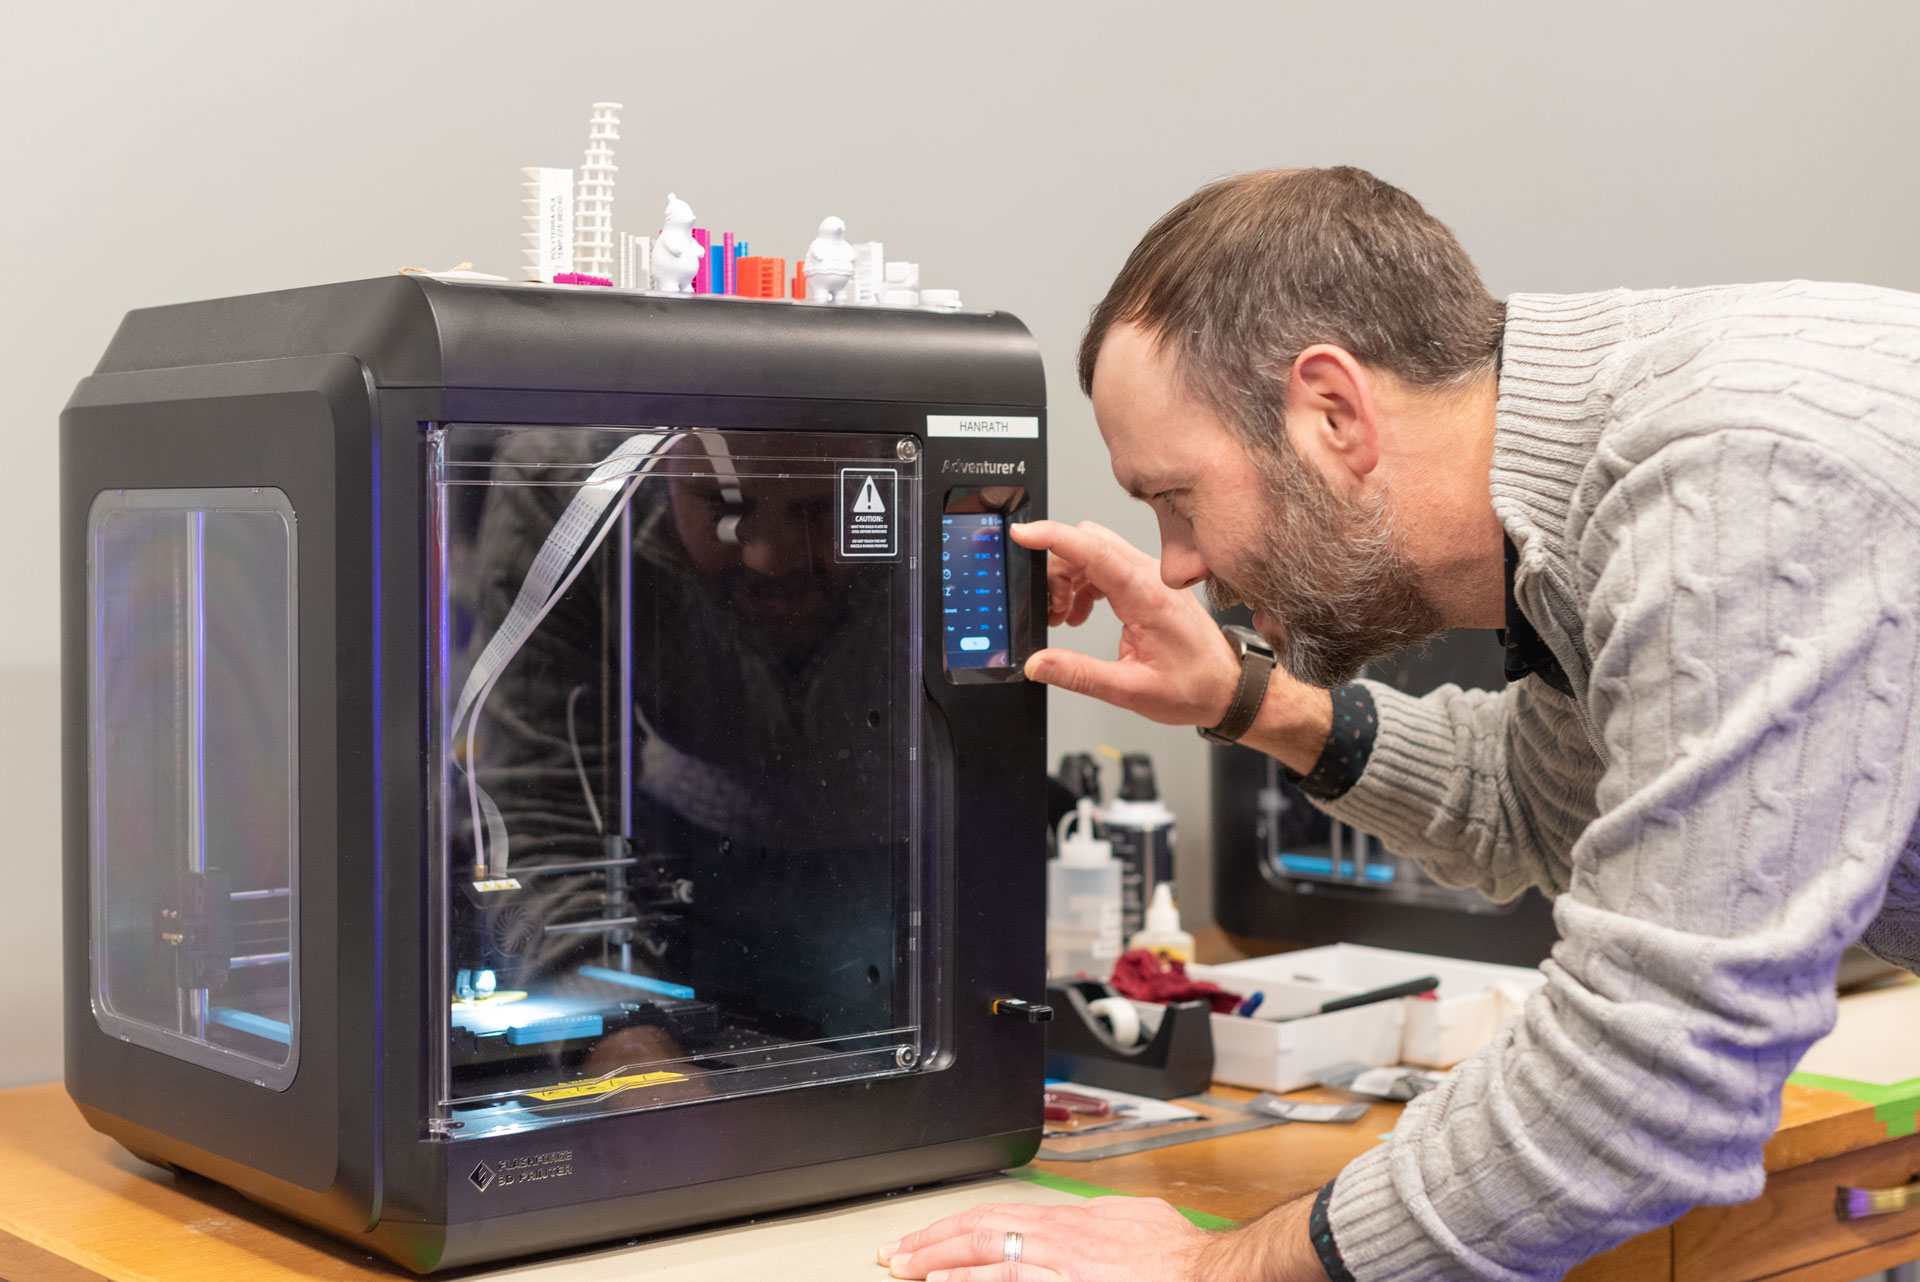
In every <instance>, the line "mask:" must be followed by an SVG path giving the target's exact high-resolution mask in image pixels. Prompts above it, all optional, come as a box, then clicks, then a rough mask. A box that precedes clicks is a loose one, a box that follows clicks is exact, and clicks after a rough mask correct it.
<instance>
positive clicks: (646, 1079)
mask: <svg viewBox="0 0 1920 1282" xmlns="http://www.w3.org/2000/svg"><path fill="white" fill-rule="evenodd" d="M686 1080H687V1075H686V1074H685V1073H629V1074H627V1075H626V1076H624V1077H606V1078H602V1079H600V1080H599V1081H594V1082H573V1083H570V1084H569V1085H566V1086H549V1087H547V1088H546V1089H545V1090H539V1091H526V1092H524V1094H527V1095H531V1096H532V1097H533V1098H534V1099H537V1100H539V1101H541V1102H542V1103H545V1104H552V1103H556V1102H557V1101H559V1100H569V1099H585V1098H586V1097H587V1096H589V1095H606V1094H609V1093H610V1092H613V1091H626V1090H632V1089H634V1088H635V1087H639V1086H665V1085H666V1084H667V1083H669V1082H684V1081H686Z"/></svg>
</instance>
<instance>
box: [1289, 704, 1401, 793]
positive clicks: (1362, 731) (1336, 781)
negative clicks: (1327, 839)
mask: <svg viewBox="0 0 1920 1282" xmlns="http://www.w3.org/2000/svg"><path fill="white" fill-rule="evenodd" d="M1379 733H1380V713H1379V710H1378V709H1376V708H1375V707H1374V706H1373V695H1372V694H1371V693H1369V692H1368V690H1367V688H1366V687H1365V686H1363V685H1361V684H1360V683H1359V682H1358V681H1349V682H1348V683H1347V684H1345V685H1343V686H1338V687H1336V688H1335V689H1334V691H1333V728H1332V729H1331V730H1329V731H1328V732H1327V742H1326V744H1325V746H1323V747H1322V748H1321V749H1320V759H1319V760H1318V761H1316V762H1314V763H1313V769H1312V770H1310V771H1308V772H1307V773H1306V774H1304V775H1303V774H1298V773H1296V772H1294V771H1292V770H1286V769H1285V767H1282V770H1283V771H1284V772H1285V774H1286V777H1287V782H1288V783H1291V784H1293V785H1294V786H1295V787H1296V788H1298V789H1300V791H1301V792H1304V793H1306V794H1307V795H1308V796H1309V797H1312V798H1314V799H1315V800H1316V801H1333V800H1336V799H1338V798H1340V797H1342V796H1345V795H1346V792H1347V790H1348V789H1349V788H1351V787H1353V785H1355V784H1356V783H1359V782H1360V776H1361V775H1362V774H1363V773H1365V771H1366V769H1367V758H1369V757H1371V756H1372V755H1373V741H1374V737H1375V736H1376V735H1378V734H1379Z"/></svg>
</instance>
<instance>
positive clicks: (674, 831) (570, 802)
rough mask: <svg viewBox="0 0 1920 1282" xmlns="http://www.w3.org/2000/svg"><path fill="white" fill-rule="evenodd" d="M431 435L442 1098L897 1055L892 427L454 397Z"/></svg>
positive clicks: (913, 1020) (491, 1123)
mask: <svg viewBox="0 0 1920 1282" xmlns="http://www.w3.org/2000/svg"><path fill="white" fill-rule="evenodd" d="M433 450H434V460H433V462H434V472H433V478H434V479H433V489H432V494H431V496H430V498H431V501H432V508H433V519H434V521H435V527H436V548H435V555H436V556H437V558H438V561H439V564H438V579H439V584H440V588H441V591H440V593H439V599H438V601H437V602H436V603H435V607H434V608H435V610H436V612H437V618H436V619H435V623H436V627H435V628H434V633H435V635H436V636H437V637H438V653H437V654H435V655H433V656H431V659H430V663H431V665H432V669H433V671H432V674H431V675H432V676H433V678H434V679H433V681H432V682H430V684H431V685H432V686H433V687H434V689H435V690H436V695H435V698H436V700H437V708H436V710H435V715H434V724H435V726H436V728H437V729H436V732H437V734H438V735H439V741H438V743H437V745H436V750H435V756H434V759H435V764H436V779H435V782H436V784H437V788H438V805H437V808H436V813H435V832H434V840H435V843H436V848H437V850H438V863H437V870H436V871H437V874H438V876H439V879H440V880H439V884H438V889H437V891H436V901H437V902H438V904H439V906H440V912H441V919H440V921H439V923H438V928H439V939H440V944H441V948H440V956H441V960H442V965H443V967H444V971H443V973H442V974H441V975H440V976H439V978H438V982H439V987H440V990H441V991H440V993H439V995H438V997H437V998H436V1000H437V1003H438V1005H439V1009H440V1013H441V1015H442V1017H443V1019H444V1025H443V1031H444V1034H445V1053H444V1059H443V1070H444V1071H443V1072H442V1074H441V1078H442V1083H443V1088H444V1091H443V1095H442V1100H441V1112H440V1115H439V1117H438V1119H437V1121H438V1122H439V1123H440V1124H441V1125H442V1126H446V1127H447V1128H448V1129H451V1130H452V1131H453V1132H454V1133H455V1134H458V1135H460V1136H470V1135H479V1134H486V1133H488V1132H489V1131H491V1130H494V1129H497V1128H499V1127H503V1126H526V1125H528V1124H529V1123H538V1122H544V1121H555V1120H563V1119H568V1118H575V1117H581V1116H590V1115H593V1114H596V1113H602V1112H607V1111H613V1110H626V1109H639V1108H652V1107H660V1106H663V1105H670V1104H682V1103H687V1102H691V1101H698V1100H711V1099H717V1098H724V1097H727V1096H733V1095H739V1094H746V1093H757V1092H763V1091H769V1090H779V1089H785V1088H791V1087H799V1086H807V1085H813V1084H817V1083H821V1082H829V1081H836V1080H846V1079H849V1078H860V1077H872V1076H877V1075H883V1074H895V1073H902V1072H911V1071H915V1070H916V1069H917V1068H919V1067H920V1066H922V1065H923V1064H924V1063H925V1061H926V1059H927V1058H928V1056H929V1052H930V1049H931V1048H930V1045H929V1041H928V1037H929V1032H928V1030H929V1029H931V1028H932V1027H934V1026H935V1021H934V1020H933V1019H932V1018H931V1016H932V1011H931V1010H930V1004H931V998H930V995H929V990H928V985H927V982H926V981H927V975H928V972H929V969H930V968H929V967H928V965H927V958H926V957H925V956H924V955H923V953H924V951H925V949H926V947H927V943H926V941H925V938H924V935H923V933H922V931H921V928H920V923H921V920H922V914H923V913H926V912H927V910H928V907H929V905H928V902H927V901H928V898H929V888H928V882H927V869H926V868H925V867H924V866H923V862H922V856H921V850H920V835H919V834H920V826H919V817H918V816H919V798H918V780H919V772H918V765H917V762H916V756H917V745H918V743H919V716H920V699H921V695H920V688H921V687H920V682H921V655H920V618H919V610H920V605H919V601H920V593H919V588H918V582H917V579H918V573H917V569H916V566H917V561H918V542H919V477H918V465H917V462H916V461H915V456H916V454H917V451H915V450H913V449H912V448H910V446H909V447H906V448H903V447H902V446H901V445H900V444H899V442H898V440H897V438H894V437H891V436H876V435H870V434H856V433H845V434H839V433H796V432H759V431H734V430H729V431H719V430H708V429H698V430H691V429H672V428H661V429H647V430H633V429H608V428H590V427H574V428H552V427H497V426H467V425H449V426H445V427H443V428H439V429H436V431H435V432H434V434H433ZM902 455H905V456H906V457H904V458H903V457H902ZM451 1124H457V1125H451Z"/></svg>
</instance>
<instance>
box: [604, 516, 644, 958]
mask: <svg viewBox="0 0 1920 1282" xmlns="http://www.w3.org/2000/svg"><path fill="white" fill-rule="evenodd" d="M643 483H644V482H643V481H641V480H640V479H639V478H635V479H633V480H631V481H629V482H628V484H629V485H633V486H639V485H641V484H643ZM634 497H635V498H638V497H639V496H638V495H637V494H636V495H635V496H634ZM619 537H620V542H619V545H618V546H617V547H615V548H614V550H613V557H614V564H615V565H616V566H617V567H618V568H619V574H620V593H619V597H620V604H619V610H620V615H619V625H618V635H619V637H620V659H619V663H620V672H619V689H620V699H619V703H618V705H617V707H616V712H617V714H618V715H617V717H616V720H617V722H618V724H619V726H620V753H619V760H620V766H619V771H618V775H617V778H618V781H619V788H620V798H619V800H620V805H619V812H620V836H621V837H622V838H623V840H622V843H621V845H622V849H621V852H620V853H621V854H623V855H625V854H631V853H632V852H633V502H632V500H631V499H630V500H628V502H627V504H626V506H625V507H623V508H621V509H620V536H619ZM609 809H610V810H611V809H613V807H609ZM607 886H608V889H609V890H610V891H611V892H612V893H611V894H610V895H609V896H608V906H607V916H609V917H623V916H625V915H626V914H627V909H628V894H627V887H628V873H627V869H626V868H625V867H624V866H622V867H619V868H612V869H609V870H608V872H607ZM620 969H621V970H623V971H629V972H631V971H632V970H633V931H632V929H631V928H629V929H627V930H625V931H623V932H621V936H620Z"/></svg>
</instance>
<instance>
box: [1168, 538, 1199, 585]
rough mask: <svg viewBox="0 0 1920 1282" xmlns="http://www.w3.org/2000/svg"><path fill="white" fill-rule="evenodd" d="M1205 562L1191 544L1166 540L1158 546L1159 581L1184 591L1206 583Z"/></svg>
mask: <svg viewBox="0 0 1920 1282" xmlns="http://www.w3.org/2000/svg"><path fill="white" fill-rule="evenodd" d="M1207 578H1208V574H1207V562H1206V559H1205V558H1204V557H1202V556H1201V555H1200V550H1199V549H1198V548H1196V547H1194V546H1193V545H1192V544H1191V543H1186V542H1178V541H1173V540H1167V541H1164V542H1162V543H1161V545H1160V581H1161V582H1162V583H1165V584H1166V585H1167V586H1168V587H1170V588H1178V589H1181V590H1183V591H1184V590H1185V589H1187V588H1190V587H1192V586H1193V585H1194V584H1196V583H1205V582H1206V581H1207Z"/></svg>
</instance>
